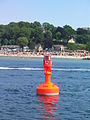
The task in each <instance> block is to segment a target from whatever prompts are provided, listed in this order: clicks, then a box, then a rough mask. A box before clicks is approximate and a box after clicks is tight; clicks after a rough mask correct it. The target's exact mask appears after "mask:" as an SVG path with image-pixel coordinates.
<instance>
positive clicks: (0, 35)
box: [0, 21, 90, 50]
mask: <svg viewBox="0 0 90 120" xmlns="http://www.w3.org/2000/svg"><path fill="white" fill-rule="evenodd" d="M71 38H74V40H75V43H68V40H69V39H71ZM38 43H40V44H41V45H42V46H43V48H44V49H45V48H52V45H60V44H62V45H65V46H67V47H68V48H69V49H72V50H75V49H86V50H90V29H89V28H87V29H86V28H77V29H76V30H75V29H73V28H72V27H71V26H70V25H65V26H63V27H60V26H57V27H55V26H54V25H52V24H50V23H47V22H45V23H43V24H42V25H41V23H40V22H38V21H35V22H33V23H29V22H23V21H20V22H18V23H15V22H11V23H9V24H8V25H0V46H2V45H19V46H20V47H23V46H26V45H27V46H29V48H30V49H34V48H35V45H37V44H38Z"/></svg>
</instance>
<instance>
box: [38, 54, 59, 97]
mask: <svg viewBox="0 0 90 120" xmlns="http://www.w3.org/2000/svg"><path fill="white" fill-rule="evenodd" d="M51 66H52V61H51V56H50V54H45V55H44V59H43V67H44V74H45V82H44V83H43V84H39V86H38V87H37V89H36V92H37V94H38V95H58V94H59V88H58V87H57V86H56V84H53V83H52V82H51Z"/></svg>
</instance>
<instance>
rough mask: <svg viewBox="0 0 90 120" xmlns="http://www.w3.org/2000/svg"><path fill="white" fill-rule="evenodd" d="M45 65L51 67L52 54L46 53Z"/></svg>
mask: <svg viewBox="0 0 90 120" xmlns="http://www.w3.org/2000/svg"><path fill="white" fill-rule="evenodd" d="M43 66H44V67H45V66H47V67H51V66H52V60H51V55H50V54H45V55H44V59H43Z"/></svg>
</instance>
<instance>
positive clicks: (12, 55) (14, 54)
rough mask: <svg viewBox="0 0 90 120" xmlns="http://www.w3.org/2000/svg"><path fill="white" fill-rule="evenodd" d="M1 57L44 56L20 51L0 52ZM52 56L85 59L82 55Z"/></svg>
mask: <svg viewBox="0 0 90 120" xmlns="http://www.w3.org/2000/svg"><path fill="white" fill-rule="evenodd" d="M0 57H21V58H43V55H42V54H39V53H37V54H33V53H31V52H25V53H23V52H18V53H0ZM51 57H52V58H57V59H58V58H64V59H83V57H81V56H75V55H74V56H70V55H51Z"/></svg>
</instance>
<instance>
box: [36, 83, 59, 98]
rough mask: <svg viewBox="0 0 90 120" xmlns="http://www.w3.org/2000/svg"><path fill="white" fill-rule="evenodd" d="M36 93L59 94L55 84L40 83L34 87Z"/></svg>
mask: <svg viewBox="0 0 90 120" xmlns="http://www.w3.org/2000/svg"><path fill="white" fill-rule="evenodd" d="M36 92H37V95H47V96H54V95H59V88H58V87H57V86H56V84H53V83H51V84H40V85H39V86H38V87H37V89H36Z"/></svg>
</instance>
